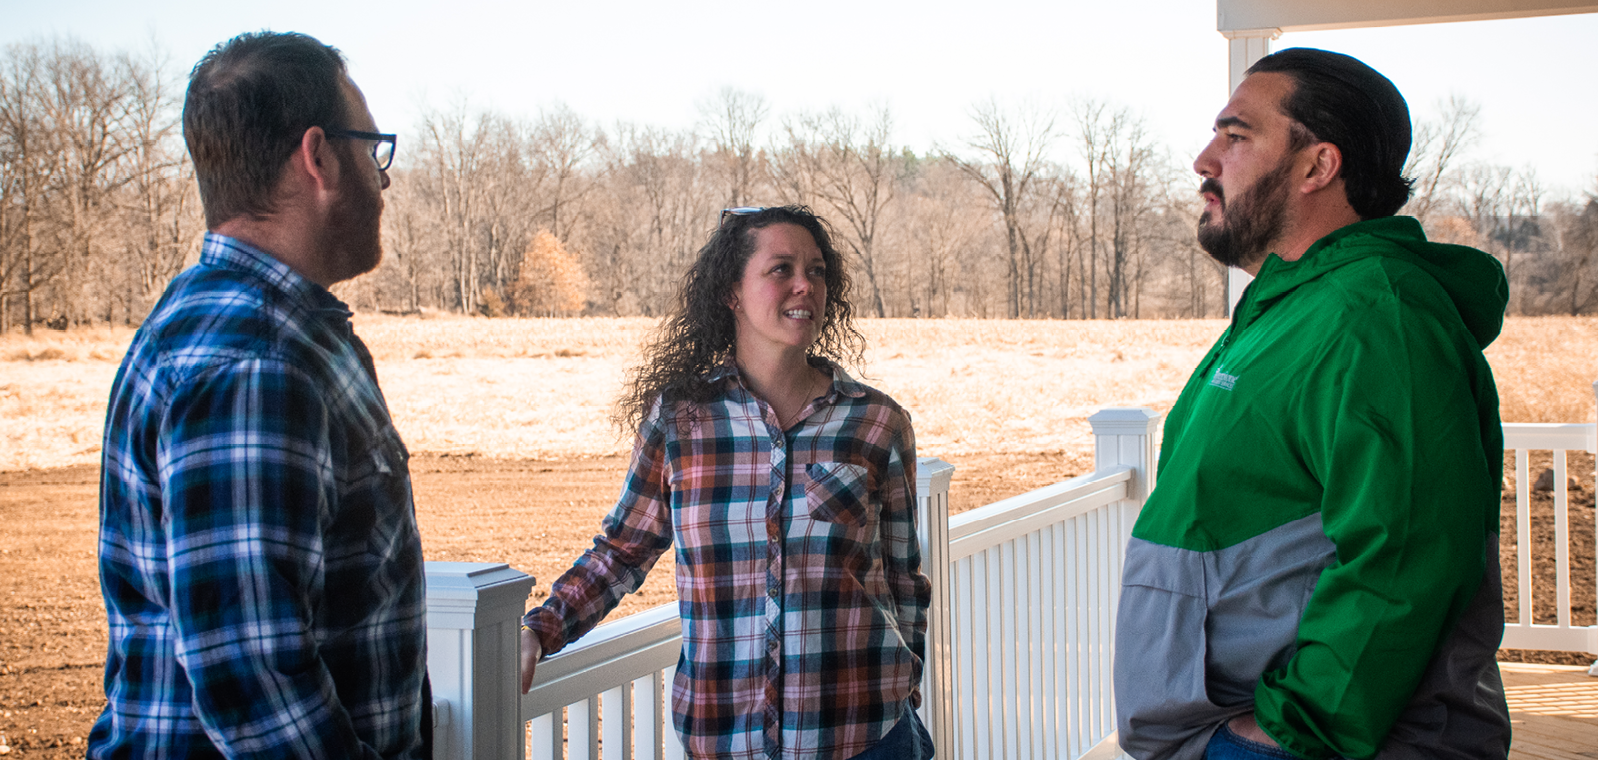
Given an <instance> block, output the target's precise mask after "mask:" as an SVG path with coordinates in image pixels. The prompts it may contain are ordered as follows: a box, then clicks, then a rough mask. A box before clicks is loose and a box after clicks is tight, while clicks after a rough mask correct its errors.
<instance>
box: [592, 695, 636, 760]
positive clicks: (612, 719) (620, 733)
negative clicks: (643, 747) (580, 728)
mask: <svg viewBox="0 0 1598 760" xmlns="http://www.w3.org/2000/svg"><path fill="white" fill-rule="evenodd" d="M599 704H600V710H601V711H600V714H601V715H602V716H604V719H603V720H602V721H600V727H601V729H602V730H603V732H604V733H603V734H602V736H603V737H604V740H603V741H602V742H600V749H601V750H603V754H602V756H603V757H605V758H607V760H631V758H632V756H633V752H632V749H633V715H632V713H633V695H632V690H631V689H628V688H627V687H626V686H617V687H616V688H614V689H607V690H606V691H605V693H604V694H601V695H600V701H599Z"/></svg>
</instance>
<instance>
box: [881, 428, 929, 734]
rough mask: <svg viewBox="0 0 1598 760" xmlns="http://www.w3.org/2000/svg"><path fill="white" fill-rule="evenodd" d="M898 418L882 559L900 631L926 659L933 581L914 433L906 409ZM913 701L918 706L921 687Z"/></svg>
mask: <svg viewBox="0 0 1598 760" xmlns="http://www.w3.org/2000/svg"><path fill="white" fill-rule="evenodd" d="M899 417H900V418H901V419H902V423H901V424H900V426H899V429H898V431H897V434H896V435H895V436H894V441H893V443H892V446H891V448H890V450H889V452H888V468H887V472H886V473H885V478H884V484H883V488H882V541H883V545H884V551H883V564H884V565H885V567H884V570H885V572H886V575H887V578H888V582H889V584H891V586H892V587H893V595H894V599H895V600H896V602H897V606H898V617H899V633H900V635H901V636H903V637H904V641H905V644H907V645H908V646H909V647H910V651H911V652H912V653H914V654H915V656H916V657H918V658H920V659H921V660H922V661H923V662H925V661H926V657H927V609H928V608H929V607H931V605H932V582H931V581H930V580H928V579H927V576H926V575H925V574H924V573H922V572H921V545H920V543H919V542H918V541H917V537H916V533H917V531H916V527H917V526H916V519H917V518H916V501H917V500H916V442H915V432H914V431H913V430H912V429H911V427H910V419H909V415H908V414H905V413H904V412H902V411H901V412H899ZM912 700H913V701H914V702H915V704H916V706H917V707H919V706H920V704H921V690H920V687H919V686H917V687H916V690H915V693H914V694H913V696H912Z"/></svg>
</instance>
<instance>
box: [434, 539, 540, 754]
mask: <svg viewBox="0 0 1598 760" xmlns="http://www.w3.org/2000/svg"><path fill="white" fill-rule="evenodd" d="M532 588H533V577H532V576H530V575H527V574H526V573H523V572H521V571H520V570H516V569H514V568H512V567H510V566H509V565H504V564H499V563H490V562H429V563H427V672H428V676H429V677H430V678H431V679H432V684H433V705H434V729H433V757H434V758H436V760H506V759H507V758H517V760H520V759H521V758H523V757H525V756H526V754H525V753H526V738H525V737H524V736H523V733H522V722H521V720H520V717H521V716H520V708H521V694H520V689H519V687H520V683H519V680H520V676H519V672H520V670H519V668H520V665H521V652H520V647H521V616H522V611H523V610H524V609H525V608H526V603H527V594H528V592H529V591H531V590H532Z"/></svg>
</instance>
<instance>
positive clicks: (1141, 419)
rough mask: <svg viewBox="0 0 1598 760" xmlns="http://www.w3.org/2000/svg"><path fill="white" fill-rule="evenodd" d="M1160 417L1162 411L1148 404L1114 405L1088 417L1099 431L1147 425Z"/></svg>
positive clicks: (1090, 423) (1095, 429) (1089, 422)
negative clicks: (1108, 428)
mask: <svg viewBox="0 0 1598 760" xmlns="http://www.w3.org/2000/svg"><path fill="white" fill-rule="evenodd" d="M1159 419H1160V413H1159V412H1156V411H1154V410H1153V409H1150V408H1148V407H1146V406H1132V407H1112V408H1109V409H1101V410H1099V411H1098V412H1096V413H1095V414H1094V415H1093V416H1092V417H1089V418H1088V424H1089V425H1092V426H1093V430H1094V431H1095V432H1097V431H1099V430H1100V429H1101V428H1106V427H1126V426H1141V427H1146V426H1149V425H1152V424H1153V423H1154V422H1156V421H1158V420H1159Z"/></svg>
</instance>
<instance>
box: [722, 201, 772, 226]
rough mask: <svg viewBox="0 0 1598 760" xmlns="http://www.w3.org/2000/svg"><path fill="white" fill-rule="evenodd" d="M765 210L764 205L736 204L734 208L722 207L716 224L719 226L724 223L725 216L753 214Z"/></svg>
mask: <svg viewBox="0 0 1598 760" xmlns="http://www.w3.org/2000/svg"><path fill="white" fill-rule="evenodd" d="M765 210H766V208H765V207H764V206H738V207H736V208H724V209H722V210H721V219H719V220H717V221H716V226H717V227H720V226H722V225H724V224H726V223H727V217H729V216H753V215H755V214H758V213H760V212H762V211H765Z"/></svg>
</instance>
